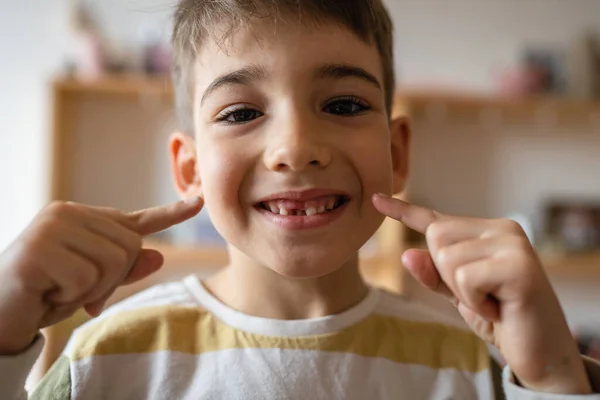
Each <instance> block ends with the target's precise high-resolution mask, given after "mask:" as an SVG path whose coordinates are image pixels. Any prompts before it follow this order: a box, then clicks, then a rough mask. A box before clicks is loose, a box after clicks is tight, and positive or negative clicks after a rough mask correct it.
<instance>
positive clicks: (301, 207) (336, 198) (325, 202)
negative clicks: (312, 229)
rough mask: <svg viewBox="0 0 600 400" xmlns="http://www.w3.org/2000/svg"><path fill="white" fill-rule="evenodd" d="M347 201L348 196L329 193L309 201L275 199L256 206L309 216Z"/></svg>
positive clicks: (330, 210) (281, 213)
mask: <svg viewBox="0 0 600 400" xmlns="http://www.w3.org/2000/svg"><path fill="white" fill-rule="evenodd" d="M349 201H350V198H349V197H348V196H340V195H331V196H323V197H320V198H318V199H313V200H309V201H296V200H288V199H275V200H269V201H263V202H261V203H258V204H257V205H256V207H257V208H259V209H261V210H266V211H267V212H269V213H272V214H275V215H284V216H300V217H311V216H314V215H319V214H328V213H330V212H332V211H335V210H336V209H338V208H340V207H342V206H343V205H344V204H346V203H348V202H349Z"/></svg>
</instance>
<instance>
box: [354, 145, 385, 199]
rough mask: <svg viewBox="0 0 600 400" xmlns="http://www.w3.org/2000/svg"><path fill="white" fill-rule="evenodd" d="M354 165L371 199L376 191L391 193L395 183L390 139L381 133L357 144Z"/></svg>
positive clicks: (365, 192) (366, 194)
mask: <svg viewBox="0 0 600 400" xmlns="http://www.w3.org/2000/svg"><path fill="white" fill-rule="evenodd" d="M352 154H354V155H355V159H354V165H355V166H356V169H357V172H358V174H359V175H360V178H361V181H362V185H363V191H364V193H363V194H364V196H365V198H366V199H367V200H369V201H370V198H371V195H372V194H374V193H376V192H383V193H386V194H390V192H391V190H392V185H393V174H392V157H391V148H390V143H389V139H388V138H387V135H385V134H381V135H377V136H375V137H373V136H372V137H371V138H369V140H362V141H361V143H358V144H356V148H355V151H353V152H352Z"/></svg>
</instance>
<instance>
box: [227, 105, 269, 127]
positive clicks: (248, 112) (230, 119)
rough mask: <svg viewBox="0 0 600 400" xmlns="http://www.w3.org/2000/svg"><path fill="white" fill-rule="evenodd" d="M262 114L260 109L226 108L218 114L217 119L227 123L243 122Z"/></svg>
mask: <svg viewBox="0 0 600 400" xmlns="http://www.w3.org/2000/svg"><path fill="white" fill-rule="evenodd" d="M262 116H263V114H262V113H261V112H260V111H257V110H253V109H251V108H239V109H237V110H236V109H233V110H226V111H225V112H224V113H222V115H219V117H218V120H219V121H220V122H225V123H228V124H244V123H247V122H250V121H253V120H255V119H257V118H260V117H262Z"/></svg>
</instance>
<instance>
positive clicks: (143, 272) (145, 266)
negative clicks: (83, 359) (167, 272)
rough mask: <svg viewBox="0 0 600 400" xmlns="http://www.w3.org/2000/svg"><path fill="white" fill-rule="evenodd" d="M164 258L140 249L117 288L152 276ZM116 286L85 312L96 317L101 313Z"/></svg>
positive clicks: (156, 253)
mask: <svg viewBox="0 0 600 400" xmlns="http://www.w3.org/2000/svg"><path fill="white" fill-rule="evenodd" d="M163 263H164V258H163V255H162V254H161V253H159V252H158V251H156V250H150V249H142V251H141V252H140V254H139V255H138V258H137V261H136V263H135V264H134V266H133V267H132V268H131V270H130V271H129V273H128V274H127V276H126V277H125V279H124V280H123V282H121V283H120V285H119V286H125V285H129V284H132V283H135V282H137V281H140V280H142V279H144V278H147V277H148V276H150V275H152V274H153V273H155V272H156V271H158V270H159V269H160V267H162V265H163ZM116 289H117V286H115V287H114V288H113V289H112V290H110V291H109V292H108V293H106V294H105V295H104V296H102V297H101V298H99V299H98V300H95V301H93V302H91V303H89V304H86V305H85V310H86V311H87V313H88V314H90V315H91V316H94V317H97V316H98V315H100V314H101V313H102V310H103V309H104V306H105V304H106V302H107V301H108V299H109V298H110V297H111V296H112V295H113V293H114V292H115V290H116Z"/></svg>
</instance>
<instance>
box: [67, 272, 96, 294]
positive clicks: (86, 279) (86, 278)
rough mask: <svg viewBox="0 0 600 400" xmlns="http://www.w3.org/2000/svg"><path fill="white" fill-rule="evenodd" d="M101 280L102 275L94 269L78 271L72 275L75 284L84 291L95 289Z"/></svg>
mask: <svg viewBox="0 0 600 400" xmlns="http://www.w3.org/2000/svg"><path fill="white" fill-rule="evenodd" d="M99 279H100V273H99V272H98V270H97V269H96V268H94V267H90V268H80V269H77V272H75V273H73V275H72V280H73V284H74V285H76V287H78V288H81V289H82V290H83V291H85V290H88V289H89V288H91V287H94V286H95V285H96V284H97V283H98V281H99Z"/></svg>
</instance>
